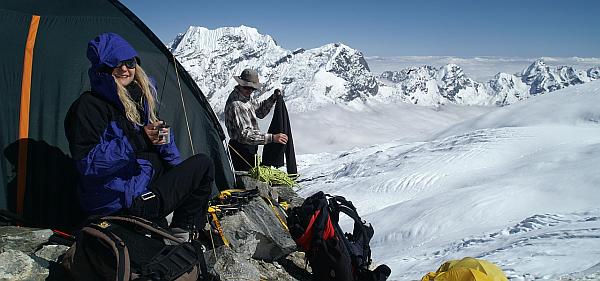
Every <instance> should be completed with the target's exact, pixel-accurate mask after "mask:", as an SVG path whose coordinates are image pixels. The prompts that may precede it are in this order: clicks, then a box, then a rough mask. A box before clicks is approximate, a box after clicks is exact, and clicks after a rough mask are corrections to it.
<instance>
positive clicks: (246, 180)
mask: <svg viewBox="0 0 600 281" xmlns="http://www.w3.org/2000/svg"><path fill="white" fill-rule="evenodd" d="M238 178H239V183H238V185H240V186H242V187H244V188H246V189H257V190H258V193H259V194H260V195H262V196H256V197H254V198H251V200H249V202H248V203H247V204H243V205H242V206H241V207H239V210H238V211H237V212H234V213H231V214H228V215H225V216H223V217H221V218H220V219H219V223H220V225H221V227H222V230H223V233H224V237H225V238H226V239H227V241H228V242H229V243H230V245H229V246H225V245H224V243H223V241H222V240H221V236H219V235H212V236H213V239H212V241H205V242H206V243H205V244H206V245H207V246H208V248H209V250H207V251H206V252H205V253H204V256H205V259H206V261H207V264H208V267H209V270H210V271H211V272H212V273H213V274H214V275H219V276H220V278H221V280H231V281H233V280H236V281H237V280H256V281H259V280H273V281H275V280H289V281H292V280H307V281H308V280H310V273H309V271H307V268H306V266H305V262H304V254H303V253H300V252H297V251H296V244H295V242H294V241H293V240H292V238H291V236H290V234H289V232H288V231H287V229H286V226H285V212H284V211H282V210H281V209H280V208H279V207H277V202H278V201H280V200H285V201H287V202H290V205H292V206H297V205H300V204H302V201H303V199H302V198H300V197H298V195H297V194H296V193H295V192H294V190H293V189H292V188H289V187H286V186H274V187H271V186H268V185H267V184H264V183H262V182H260V181H257V180H254V179H252V178H250V177H247V176H241V177H238ZM213 232H214V231H213ZM52 234H53V232H52V231H51V230H49V229H33V228H26V227H16V226H5V227H0V280H69V277H68V275H67V274H66V272H65V271H64V269H63V268H62V267H61V266H60V265H59V264H58V263H57V261H58V259H59V257H60V256H61V255H62V254H64V253H65V252H66V251H67V249H68V247H67V246H63V245H53V244H52V243H50V242H49V238H50V236H51V235H52ZM209 236H210V235H209ZM212 245H214V247H213V246H212Z"/></svg>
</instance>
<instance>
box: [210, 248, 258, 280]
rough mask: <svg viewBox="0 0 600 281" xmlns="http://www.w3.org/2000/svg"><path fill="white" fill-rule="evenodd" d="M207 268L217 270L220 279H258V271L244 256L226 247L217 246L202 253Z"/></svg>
mask: <svg viewBox="0 0 600 281" xmlns="http://www.w3.org/2000/svg"><path fill="white" fill-rule="evenodd" d="M204 257H205V259H206V263H207V264H208V265H209V270H211V271H212V272H213V273H214V272H218V275H219V276H220V278H221V280H222V281H229V280H231V281H238V280H252V281H254V280H256V281H259V280H261V279H260V272H259V271H258V269H257V268H256V267H255V266H254V265H253V264H252V263H251V262H250V259H249V258H248V257H247V256H246V257H244V256H243V255H240V254H239V253H237V252H234V251H233V250H232V249H231V248H228V247H219V248H217V249H215V250H214V251H207V252H205V253H204Z"/></svg>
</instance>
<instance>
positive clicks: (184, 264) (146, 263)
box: [61, 216, 207, 281]
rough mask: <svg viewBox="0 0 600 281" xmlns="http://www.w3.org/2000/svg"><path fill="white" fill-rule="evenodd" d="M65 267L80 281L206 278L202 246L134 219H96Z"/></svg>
mask: <svg viewBox="0 0 600 281" xmlns="http://www.w3.org/2000/svg"><path fill="white" fill-rule="evenodd" d="M165 240H168V241H170V242H171V243H169V244H173V245H167V244H165ZM61 264H62V265H63V266H64V267H65V269H66V270H67V271H68V272H69V273H70V275H71V276H72V277H73V278H74V279H75V280H111V281H112V280H117V281H126V280H136V279H137V280H179V281H184V280H205V279H203V278H202V276H206V273H207V270H206V262H205V260H204V254H203V251H202V247H201V245H200V243H199V242H196V241H192V242H181V241H180V240H179V239H177V238H176V237H174V236H173V235H171V234H170V233H169V232H168V231H166V230H164V229H162V228H160V227H159V226H157V225H156V224H155V223H152V222H150V221H147V220H145V219H142V218H138V217H134V216H105V217H101V218H97V219H91V220H90V221H89V222H88V223H87V224H86V226H85V227H83V229H82V230H81V231H80V233H79V234H78V235H77V239H76V242H75V244H74V245H73V246H71V248H69V250H68V251H67V252H66V253H65V255H64V256H63V259H62V262H61Z"/></svg>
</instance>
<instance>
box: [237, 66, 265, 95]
mask: <svg viewBox="0 0 600 281" xmlns="http://www.w3.org/2000/svg"><path fill="white" fill-rule="evenodd" d="M233 79H235V81H237V82H238V84H240V86H243V87H252V88H254V89H257V90H258V89H260V88H261V87H262V84H261V83H260V82H258V72H256V70H254V69H249V68H246V69H244V70H243V71H242V74H241V75H240V76H233Z"/></svg>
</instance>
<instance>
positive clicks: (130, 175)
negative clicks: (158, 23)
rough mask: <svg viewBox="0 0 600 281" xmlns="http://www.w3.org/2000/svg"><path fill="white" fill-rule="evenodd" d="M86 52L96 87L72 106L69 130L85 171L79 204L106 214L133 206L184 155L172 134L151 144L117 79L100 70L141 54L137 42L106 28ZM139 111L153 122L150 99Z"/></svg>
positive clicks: (74, 152)
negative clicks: (122, 95) (167, 140)
mask: <svg viewBox="0 0 600 281" xmlns="http://www.w3.org/2000/svg"><path fill="white" fill-rule="evenodd" d="M87 57H88V59H89V60H90V62H91V63H92V66H91V67H90V69H89V71H88V74H89V76H90V83H91V89H92V91H91V92H85V93H83V94H82V95H81V96H80V97H79V98H78V99H77V100H76V101H75V102H74V103H73V104H72V105H71V108H70V109H69V112H68V113H67V117H66V118H65V134H66V136H67V139H68V141H69V149H70V151H71V156H72V157H73V159H74V160H75V163H76V167H77V170H78V171H79V174H80V183H79V198H80V201H81V202H80V203H81V205H82V207H83V209H84V210H85V211H86V212H87V213H88V214H101V215H105V214H111V213H114V212H116V211H119V210H120V209H122V208H126V207H130V206H131V204H132V201H133V199H134V198H136V197H137V196H139V195H140V194H142V193H145V192H147V191H148V187H149V185H150V184H151V182H152V181H153V180H154V179H156V178H157V177H158V176H160V174H162V173H163V172H164V170H165V169H168V168H169V167H172V166H175V165H177V164H179V163H180V162H181V158H180V154H179V150H178V149H177V146H176V145H175V142H174V138H173V136H171V142H170V143H169V144H165V145H159V146H155V145H152V143H151V142H150V141H149V140H148V139H147V138H146V137H145V133H144V131H143V128H142V126H139V125H136V124H134V123H133V122H130V121H129V120H128V119H127V118H126V117H125V112H124V107H123V104H122V103H121V101H120V100H119V98H118V95H117V87H116V84H115V80H114V78H113V77H112V75H111V74H109V73H107V72H103V71H101V70H102V69H103V68H106V67H109V68H114V67H115V66H116V65H118V64H119V62H121V61H123V60H127V59H131V58H134V57H137V52H136V51H135V50H134V49H133V47H132V46H131V45H130V44H129V43H128V42H127V41H125V40H124V39H123V38H121V37H120V36H119V35H117V34H114V33H105V34H101V35H99V36H98V37H96V38H95V39H94V40H92V41H90V42H89V44H88V51H87ZM130 86H131V87H127V88H128V90H129V91H130V93H132V92H135V91H137V92H138V94H139V93H141V90H140V89H139V87H137V85H136V84H135V83H132V85H130ZM136 87H137V88H136ZM153 90H154V89H153ZM153 92H155V91H153ZM140 113H141V115H142V119H143V123H144V124H148V123H149V121H148V116H149V114H148V104H147V102H146V101H145V100H144V102H143V109H140Z"/></svg>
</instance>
